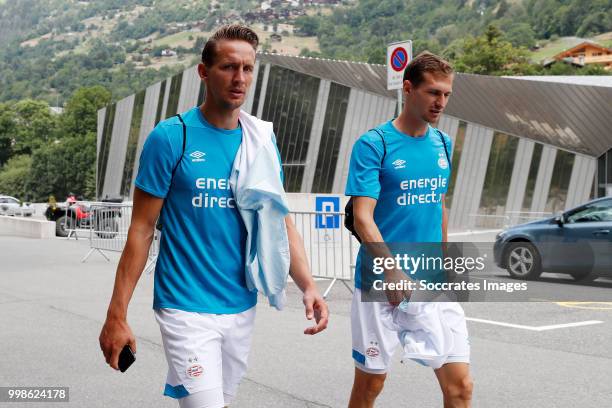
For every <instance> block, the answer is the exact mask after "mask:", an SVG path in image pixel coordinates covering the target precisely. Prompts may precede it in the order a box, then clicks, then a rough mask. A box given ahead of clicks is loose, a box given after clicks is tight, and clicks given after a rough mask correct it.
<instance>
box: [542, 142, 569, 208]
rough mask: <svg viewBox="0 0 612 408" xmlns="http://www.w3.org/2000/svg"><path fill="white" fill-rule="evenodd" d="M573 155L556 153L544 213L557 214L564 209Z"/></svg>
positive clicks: (563, 152) (559, 151)
mask: <svg viewBox="0 0 612 408" xmlns="http://www.w3.org/2000/svg"><path fill="white" fill-rule="evenodd" d="M575 157H576V155H575V154H573V153H569V152H566V151H563V150H558V151H557V156H556V157H555V165H554V167H553V172H552V178H551V180H550V189H549V190H548V200H546V207H545V208H544V211H546V212H551V213H557V212H559V211H563V209H564V208H565V201H566V199H567V189H568V187H569V182H570V177H571V176H572V168H573V167H574V158H575Z"/></svg>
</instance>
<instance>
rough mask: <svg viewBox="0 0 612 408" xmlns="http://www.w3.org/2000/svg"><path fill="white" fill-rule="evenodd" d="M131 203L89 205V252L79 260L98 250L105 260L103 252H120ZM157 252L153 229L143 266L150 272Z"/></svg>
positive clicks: (128, 226)
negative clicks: (151, 240) (152, 236)
mask: <svg viewBox="0 0 612 408" xmlns="http://www.w3.org/2000/svg"><path fill="white" fill-rule="evenodd" d="M132 208H133V207H132V204H131V203H106V202H105V203H102V202H99V203H92V204H91V205H90V207H89V214H90V218H91V219H90V222H89V224H88V225H89V247H90V249H89V252H87V254H86V255H85V256H84V257H83V259H82V260H81V262H86V261H87V259H88V258H89V257H90V256H91V254H92V253H94V252H98V253H99V254H100V255H102V256H103V257H104V259H106V260H107V261H110V259H109V258H108V257H107V256H106V254H105V253H104V252H105V251H106V252H121V251H123V248H124V247H125V244H126V242H127V236H128V231H129V229H130V222H131V220H132ZM158 253H159V231H158V230H155V233H154V238H153V242H152V244H151V247H150V249H149V259H148V262H147V265H146V267H145V272H146V273H151V271H152V270H153V267H154V265H155V262H156V260H157V254H158Z"/></svg>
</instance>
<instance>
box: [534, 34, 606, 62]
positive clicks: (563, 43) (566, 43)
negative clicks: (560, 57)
mask: <svg viewBox="0 0 612 408" xmlns="http://www.w3.org/2000/svg"><path fill="white" fill-rule="evenodd" d="M583 41H593V42H596V43H598V44H601V45H603V46H606V47H612V32H608V33H604V34H600V35H598V36H595V37H593V38H580V37H561V38H559V39H557V40H555V41H550V42H548V43H547V44H546V45H544V46H543V47H542V48H540V49H539V50H537V51H535V52H533V53H531V60H532V61H534V62H541V61H542V60H545V59H548V58H551V57H552V56H554V55H556V54H558V53H560V52H561V51H564V50H567V49H568V48H571V47H573V46H575V45H578V44H580V43H581V42H583Z"/></svg>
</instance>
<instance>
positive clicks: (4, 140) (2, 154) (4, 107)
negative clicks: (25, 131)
mask: <svg viewBox="0 0 612 408" xmlns="http://www.w3.org/2000/svg"><path fill="white" fill-rule="evenodd" d="M15 132H16V124H15V111H14V110H13V109H12V107H11V106H10V105H9V104H6V103H0V167H2V166H3V165H4V163H6V161H7V160H8V159H9V158H10V157H11V155H12V151H13V140H14V138H15Z"/></svg>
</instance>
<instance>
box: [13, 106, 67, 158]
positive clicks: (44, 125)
mask: <svg viewBox="0 0 612 408" xmlns="http://www.w3.org/2000/svg"><path fill="white" fill-rule="evenodd" d="M14 110H15V119H16V132H15V139H14V146H13V151H14V153H15V154H31V153H32V151H34V150H35V149H36V148H38V147H39V146H41V145H42V144H44V143H45V142H47V141H49V140H50V139H52V138H53V137H54V136H55V135H56V131H57V124H58V117H57V116H56V115H54V114H52V113H51V111H50V109H49V104H48V103H47V102H43V101H34V100H32V99H25V100H22V101H19V102H18V103H17V104H15V108H14Z"/></svg>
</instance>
